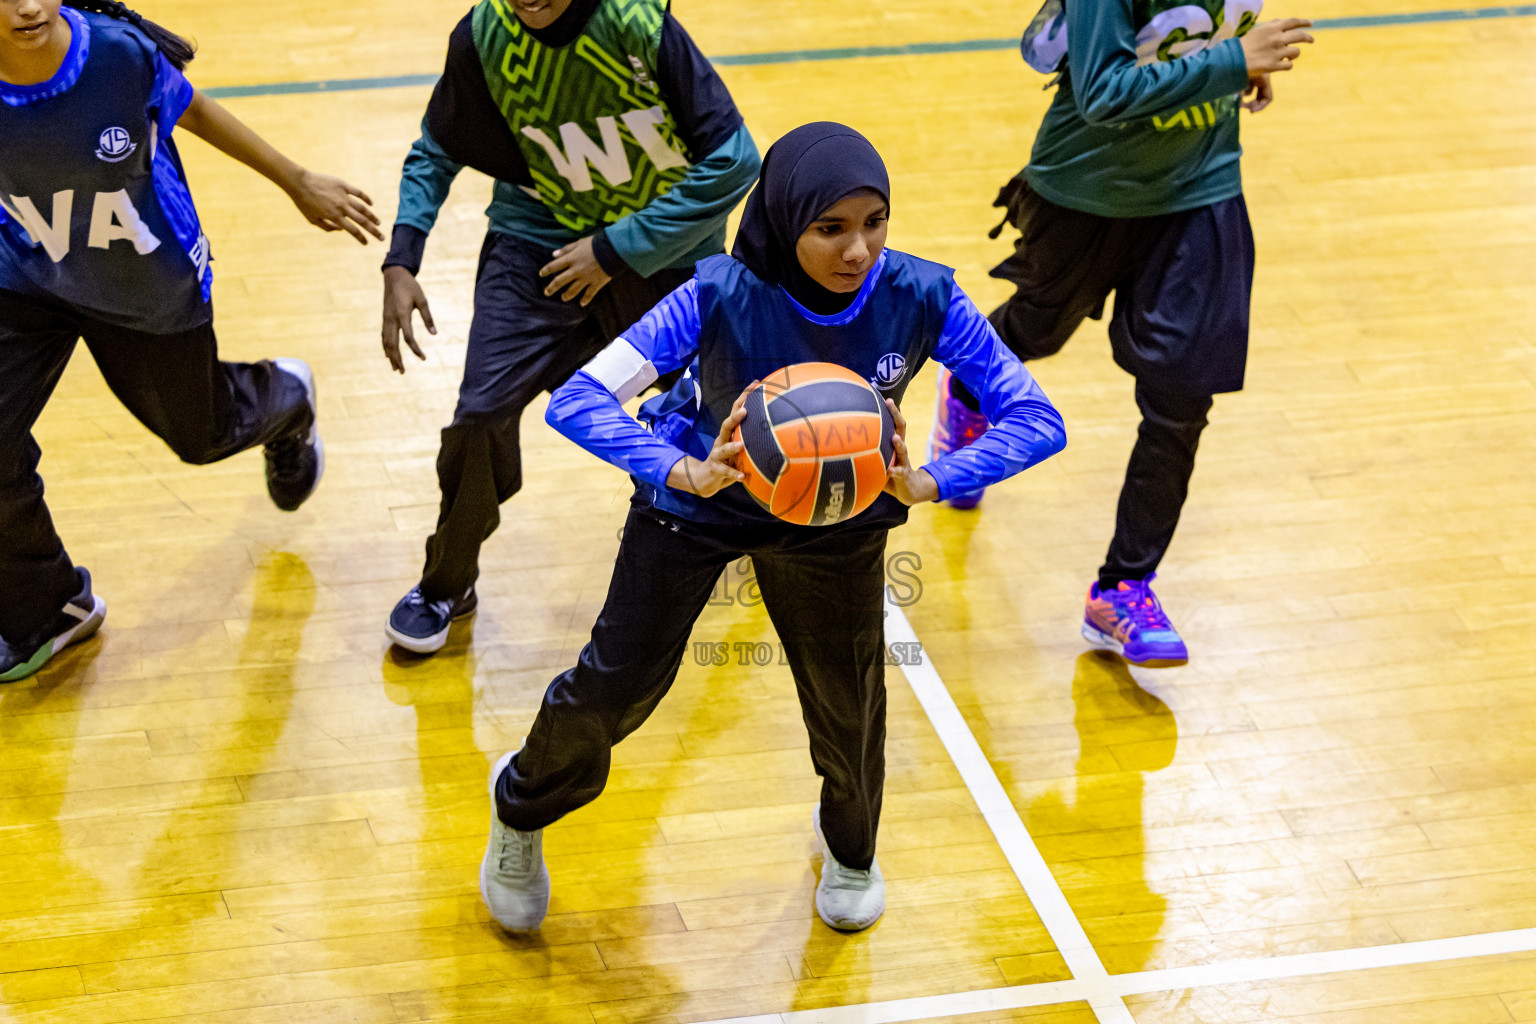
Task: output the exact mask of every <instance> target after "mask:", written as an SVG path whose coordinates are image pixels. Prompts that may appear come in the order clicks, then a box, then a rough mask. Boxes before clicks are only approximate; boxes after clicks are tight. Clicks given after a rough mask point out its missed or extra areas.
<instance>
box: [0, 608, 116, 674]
mask: <svg viewBox="0 0 1536 1024" xmlns="http://www.w3.org/2000/svg"><path fill="white" fill-rule="evenodd" d="M106 618H107V602H106V601H104V600H102V598H101V596H100V595H99V594H92V595H91V614H90V615H88V616H86V617H85V618H84V619H82V620H80V624H79V625H78V626H71V627H70V628H69V629H66V630H65V631H64V632H62V633H60V634H59V635H58V636H56V637H54V638H53V639H52V640H49V641H48V642H47V643H45V644H43V646H41V647H39V648H38V649H37V653H35V654H33V655H32V657H30V658H28V659H27V660H26V661H24V662H22V663H21V664H20V665H17V666H15V667H14V668H12V669H11V670H10V671H9V672H6V673H5V674H4V675H0V683H16V682H20V681H21V680H23V679H25V678H27V677H28V676H30V675H34V674H36V673H37V671H38V670H39V669H41V668H42V667H43V666H44V665H46V664H48V662H49V661H51V660H53V657H54V655H56V654H59V653H60V652H62V651H63V650H64V648H66V647H69V646H70V645H72V644H78V643H81V642H82V641H85V640H89V639H90V638H91V637H92V636H95V635H96V631H97V630H98V629H100V628H101V624H102V623H103V622H104V621H106Z"/></svg>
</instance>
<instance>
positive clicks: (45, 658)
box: [0, 566, 107, 683]
mask: <svg viewBox="0 0 1536 1024" xmlns="http://www.w3.org/2000/svg"><path fill="white" fill-rule="evenodd" d="M75 574H76V575H77V576H78V577H79V578H80V593H78V594H76V595H75V596H74V597H72V598H70V599H69V603H67V604H66V605H64V607H63V608H62V609H61V610H60V611H59V617H58V618H57V619H55V620H54V621H53V624H52V625H51V626H49V627H48V628H47V629H45V630H44V631H43V632H42V634H41V635H40V636H35V637H32V638H30V639H29V640H26V641H23V642H22V643H20V644H16V645H14V646H13V645H11V644H8V643H6V642H5V641H4V640H0V683H14V682H16V681H17V680H20V679H25V678H27V677H28V676H30V675H32V674H33V673H34V672H36V671H37V670H38V669H40V668H42V667H43V666H44V665H46V664H48V662H49V660H51V659H52V658H53V656H54V655H55V654H58V653H59V652H60V651H62V650H63V649H64V648H66V647H68V646H69V645H70V644H77V643H79V642H80V641H82V640H87V639H89V638H90V637H91V635H92V634H94V633H95V632H96V631H97V630H98V629H100V628H101V623H102V621H103V620H104V619H105V618H106V617H107V602H105V601H103V600H102V599H101V598H99V597H97V596H96V595H95V594H93V593H91V574H90V573H89V572H86V570H85V568H84V567H83V566H76V567H75Z"/></svg>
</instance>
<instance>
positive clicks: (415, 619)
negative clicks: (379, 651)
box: [384, 584, 480, 654]
mask: <svg viewBox="0 0 1536 1024" xmlns="http://www.w3.org/2000/svg"><path fill="white" fill-rule="evenodd" d="M479 603H480V602H479V599H477V598H476V597H475V588H474V587H470V588H469V589H468V590H466V591H465V592H464V596H463V597H461V598H459V599H458V600H457V601H453V600H448V601H428V600H427V599H426V598H425V597H423V596H422V595H421V586H420V584H418V585H416V586H414V587H412V588H411V592H410V593H409V594H406V595H405V596H404V597H402V598H401V599H400V603H399V604H397V605H395V610H394V611H392V612H390V613H389V624H388V625H386V626H385V627H384V634H385V635H386V636H388V637H389V638H390V639H391V640H393V641H394V642H395V643H396V644H398V645H399V646H401V647H404V648H405V649H406V650H408V651H410V652H411V653H413V654H435V653H437V652H438V651H440V650H442V649H443V644H445V643H447V642H448V627H450V626H452V625H453V623H454V620H456V619H462V618H465V617H466V616H469V615H473V614H474V613H475V607H476V606H477V605H479Z"/></svg>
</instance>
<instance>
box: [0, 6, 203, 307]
mask: <svg viewBox="0 0 1536 1024" xmlns="http://www.w3.org/2000/svg"><path fill="white" fill-rule="evenodd" d="M61 14H62V16H63V17H64V18H65V19H67V21H68V23H69V27H70V32H71V35H72V39H71V41H70V47H69V53H68V55H67V56H66V57H65V59H64V63H63V65H62V66H61V67H60V68H59V71H58V73H57V74H55V75H54V76H53V78H51V79H49V80H48V81H46V82H42V83H39V84H37V85H31V86H14V85H6V84H3V83H0V139H3V140H4V146H3V148H0V289H3V290H5V291H10V292H15V293H18V294H21V295H27V296H35V297H38V298H42V299H48V300H51V301H54V302H60V303H63V304H65V305H67V306H69V307H71V308H72V309H74V310H76V311H78V312H80V313H83V314H85V315H87V316H90V317H92V318H94V319H97V320H101V321H103V322H106V323H110V324H114V325H117V326H120V327H127V328H131V329H133V330H139V331H146V332H149V333H154V334H171V333H176V332H178V331H184V330H190V329H191V328H193V327H197V326H199V325H201V324H204V323H207V322H208V320H209V319H210V318H211V317H212V311H211V306H210V305H209V297H210V295H211V287H212V274H211V272H210V269H209V253H208V241H207V239H206V238H205V237H204V236H203V233H202V228H201V226H200V225H199V222H198V217H197V210H196V208H195V207H194V206H193V203H192V196H191V193H190V192H189V191H188V188H187V181H186V174H185V172H184V171H183V169H182V165H181V158H180V156H178V154H177V152H176V146H175V143H174V142H172V140H171V133H172V131H173V130H174V129H175V127H176V122H177V121H178V120H179V119H180V118H181V115H182V114H183V113H185V112H186V109H187V107H188V105H190V104H191V102H192V95H193V91H192V86H191V85H190V84H189V83H188V82H187V79H186V78H185V77H184V76H183V75H182V74H181V72H180V71H177V70H176V68H174V67H173V66H172V65H171V64H170V62H169V61H167V60H166V59H165V57H164V56H163V55H162V54H161V53H160V51H159V50H158V49H157V48H156V46H155V44H154V43H153V42H152V41H151V40H150V39H149V37H148V36H146V35H145V34H144V33H143V32H142V31H140V30H139V29H137V28H135V27H134V26H133V25H132V24H130V23H129V22H127V21H122V20H119V19H115V18H112V17H110V16H108V15H104V14H83V13H81V12H79V11H76V10H74V9H73V8H69V7H65V8H61Z"/></svg>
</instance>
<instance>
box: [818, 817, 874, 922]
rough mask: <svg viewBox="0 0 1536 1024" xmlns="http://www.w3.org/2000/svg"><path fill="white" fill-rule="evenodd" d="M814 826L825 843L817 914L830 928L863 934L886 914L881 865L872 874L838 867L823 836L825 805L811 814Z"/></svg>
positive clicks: (872, 865)
mask: <svg viewBox="0 0 1536 1024" xmlns="http://www.w3.org/2000/svg"><path fill="white" fill-rule="evenodd" d="M811 824H812V825H813V826H814V827H815V829H816V838H817V839H819V840H820V841H821V858H822V859H821V884H820V885H818V886H816V913H818V914H820V915H821V919H822V920H823V921H825V922H826V923H827V927H829V928H836V929H837V930H838V931H840V932H861V931H863V930H864V929H865V928H868V927H869V926H870V925H872V924H874V923H875V922H876V921H878V920H880V915H881V914H883V913H885V876H884V875H882V874H880V862H879V861H871V862H870V865H869V870H868V871H855V870H854V869H853V868H850V867H845V866H843V865H842V864H840V863H838V860H837V858H836V857H834V856H832V848H831V847H830V846H828V845H827V837H826V836H824V835H823V834H822V832H821V805H820V804H817V805H816V809H815V810H814V811H812V812H811Z"/></svg>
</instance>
